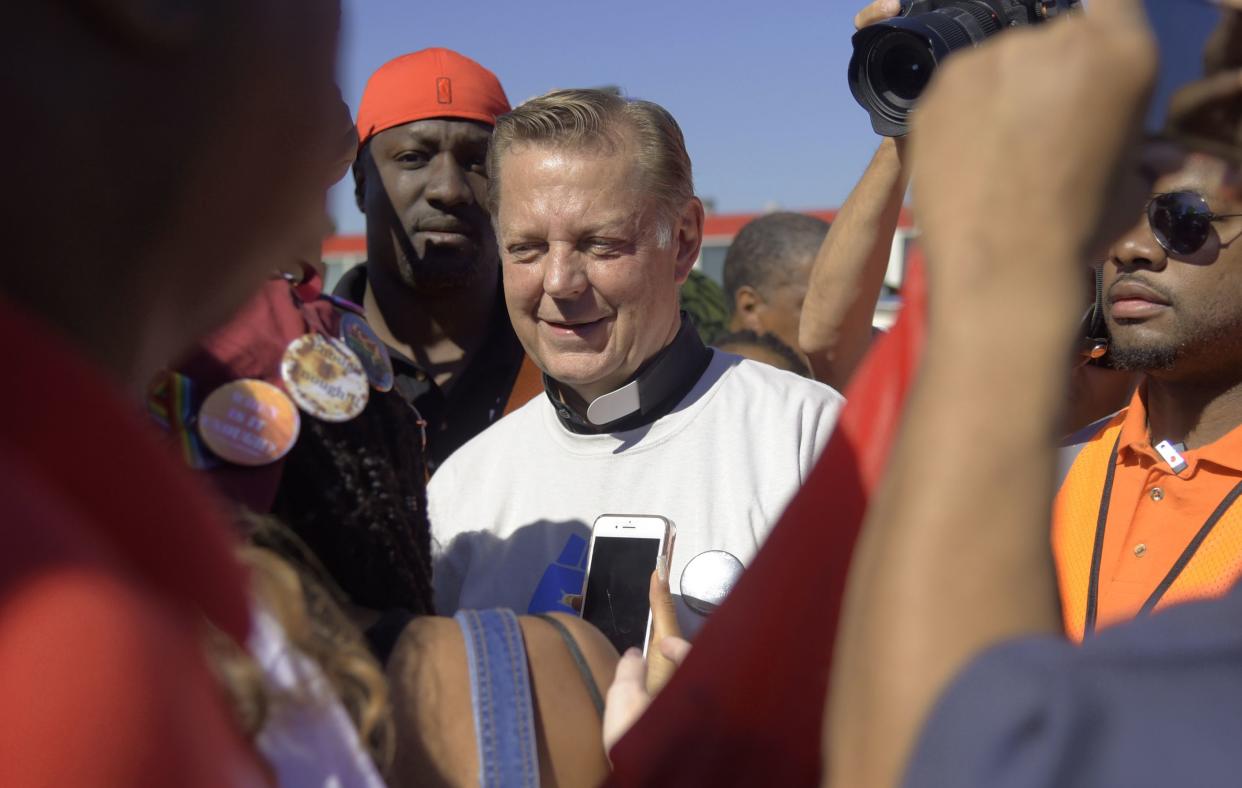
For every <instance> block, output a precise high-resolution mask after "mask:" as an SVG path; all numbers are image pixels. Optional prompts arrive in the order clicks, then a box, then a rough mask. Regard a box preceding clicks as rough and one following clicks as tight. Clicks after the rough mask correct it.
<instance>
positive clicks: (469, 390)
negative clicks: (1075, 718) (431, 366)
mask: <svg viewBox="0 0 1242 788" xmlns="http://www.w3.org/2000/svg"><path fill="white" fill-rule="evenodd" d="M366 291H367V271H366V263H361V264H359V265H357V266H355V267H353V268H351V269H350V270H349V271H346V272H345V275H344V276H343V277H341V281H340V282H338V283H337V286H336V288H335V289H334V290H333V294H334V295H336V296H339V297H340V298H345V299H348V300H350V301H352V302H354V303H355V304H359V305H361V304H362V303H363V299H364V298H365V297H366ZM388 353H389V355H391V356H392V365H393V377H394V384H393V390H394V391H396V392H397V393H398V394H400V395H401V397H402V398H403V399H404V400H405V401H406V402H407V403H409V404H410V405H412V406H413V407H414V408H416V409H417V410H418V412H419V414H421V415H422V418H423V420H424V421H426V422H427V466H428V467H429V468H430V470H431V471H432V472H433V473H434V472H435V470H436V468H438V467H439V466H440V463H442V462H444V461H445V460H446V459H448V456H449V455H450V454H452V453H453V452H455V451H456V450H457V449H458V448H460V447H461V446H462V445H463V444H465V443H466V441H468V440H470V439H471V438H473V437H474V436H475V435H478V434H479V433H480V432H482V431H483V430H484V429H486V428H487V427H488V426H490V425H491V424H492V422H494V421H496V420H497V419H499V418H500V417H501V416H502V415H504V411H505V405H506V403H508V401H509V394H510V393H511V392H512V391H513V384H514V381H515V380H516V379H517V375H518V370H519V369H521V366H522V358H523V355H524V353H523V350H522V344H521V343H520V342H518V338H517V335H516V334H514V333H513V326H512V324H511V323H510V322H509V313H508V311H507V310H506V309H505V301H504V293H503V292H501V291H500V290H499V289H497V293H496V304H495V306H494V307H493V309H492V314H491V317H490V319H489V322H488V329H487V338H486V339H485V340H484V341H483V344H482V346H481V347H480V348H479V350H478V351H477V352H476V354H475V356H474V358H473V359H471V360H470V363H469V365H467V366H466V368H465V370H463V371H462V373H461V377H460V378H459V379H458V380H457V382H455V383H454V384H453V392H452V396H446V395H445V393H444V391H443V390H442V389H441V388H440V387H439V386H437V385H436V383H435V380H434V379H433V378H432V377H431V375H429V374H428V373H427V371H426V370H424V369H423V368H422V367H420V366H419V365H418V364H417V362H415V361H414V360H413V359H411V358H409V357H408V356H406V355H405V354H404V353H402V352H400V351H399V350H397V349H396V348H393V347H391V346H390V347H389V348H388Z"/></svg>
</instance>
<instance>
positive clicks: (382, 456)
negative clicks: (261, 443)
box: [272, 392, 435, 615]
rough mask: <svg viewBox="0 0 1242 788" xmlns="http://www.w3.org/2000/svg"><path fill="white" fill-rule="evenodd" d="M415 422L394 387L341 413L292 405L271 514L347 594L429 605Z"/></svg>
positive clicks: (421, 610)
mask: <svg viewBox="0 0 1242 788" xmlns="http://www.w3.org/2000/svg"><path fill="white" fill-rule="evenodd" d="M421 429H422V425H421V422H420V421H419V418H418V414H417V413H416V412H415V411H414V410H413V408H411V407H410V406H409V405H408V404H407V403H406V402H405V401H404V400H403V399H402V398H401V397H400V396H399V395H398V394H396V393H395V392H388V393H378V392H372V395H371V398H370V401H369V402H368V403H367V407H366V409H365V410H363V412H362V414H361V415H359V416H358V417H357V418H354V419H352V420H350V421H346V422H342V423H333V422H327V421H322V420H320V419H316V418H314V417H312V416H308V415H306V414H305V413H304V414H302V429H301V434H300V435H299V437H298V441H297V444H296V445H295V446H294V447H293V450H292V451H290V452H289V455H288V456H287V457H286V458H285V465H284V470H283V473H282V475H281V481H280V488H279V490H278V491H277V494H276V502H275V503H274V504H273V507H272V514H274V515H275V516H276V517H278V518H280V519H281V520H282V521H283V522H284V523H286V524H287V525H288V526H289V527H290V528H291V529H292V530H293V532H294V533H295V534H296V535H297V536H298V537H299V538H300V539H301V540H302V541H304V542H305V543H306V545H307V546H309V547H310V549H311V550H312V551H313V552H314V555H315V557H316V558H317V559H318V560H319V561H320V562H322V564H323V567H324V568H325V569H326V570H327V571H328V572H329V573H330V574H331V576H332V579H333V580H334V581H335V582H336V584H337V585H338V586H339V587H340V588H341V590H342V591H343V592H344V593H345V594H346V595H347V596H348V598H349V601H351V602H353V603H354V604H357V605H361V606H364V607H369V608H372V609H375V610H388V609H391V608H404V609H405V610H407V611H409V612H410V613H412V614H414V615H428V614H432V613H434V610H435V607H434V604H433V596H432V586H431V532H430V527H429V524H428V521H427V488H426V465H425V461H424V458H423V451H422V446H421V445H420V443H419V435H420V431H421Z"/></svg>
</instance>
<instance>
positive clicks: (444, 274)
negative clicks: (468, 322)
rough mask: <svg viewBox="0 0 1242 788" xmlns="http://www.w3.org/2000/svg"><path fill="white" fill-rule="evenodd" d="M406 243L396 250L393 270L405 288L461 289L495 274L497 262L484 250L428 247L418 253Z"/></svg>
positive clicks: (420, 289) (426, 290) (443, 290)
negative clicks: (395, 269) (420, 253)
mask: <svg viewBox="0 0 1242 788" xmlns="http://www.w3.org/2000/svg"><path fill="white" fill-rule="evenodd" d="M412 251H413V250H411V249H410V247H409V246H408V245H403V248H399V249H397V273H398V275H399V276H400V277H401V281H402V282H403V283H404V284H405V286H406V287H409V288H410V289H412V290H417V291H419V292H422V293H426V292H445V291H451V290H464V289H467V288H470V287H473V286H474V285H476V284H478V283H479V282H480V281H482V280H484V278H485V277H486V276H487V274H488V273H489V272H491V273H493V274H494V273H495V271H496V269H497V267H498V265H499V263H498V261H497V260H496V258H495V256H494V255H492V254H488V253H487V252H486V251H483V250H478V249H473V250H469V251H467V250H462V249H445V248H443V247H430V248H428V249H426V250H425V251H424V253H423V254H422V256H417V255H415V254H412Z"/></svg>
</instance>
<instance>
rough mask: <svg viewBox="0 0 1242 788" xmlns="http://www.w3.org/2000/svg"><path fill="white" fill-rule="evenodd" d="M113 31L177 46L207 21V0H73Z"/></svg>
mask: <svg viewBox="0 0 1242 788" xmlns="http://www.w3.org/2000/svg"><path fill="white" fill-rule="evenodd" d="M70 5H73V6H77V8H78V9H79V10H81V11H82V13H84V14H86V15H87V16H89V17H91V18H92V19H93V20H94V21H95V23H96V24H98V25H100V26H102V27H104V28H105V29H106V30H108V31H109V32H111V33H114V34H116V35H118V36H119V37H121V38H123V39H125V40H126V41H129V42H131V43H134V44H137V45H139V46H142V47H145V48H150V49H164V50H167V49H178V48H180V47H183V46H185V45H187V44H189V43H190V42H191V41H193V40H194V39H195V37H196V36H197V35H198V33H199V31H200V30H201V29H202V27H203V25H204V23H205V17H206V15H207V11H206V8H205V6H206V5H207V3H206V2H205V1H204V0H70Z"/></svg>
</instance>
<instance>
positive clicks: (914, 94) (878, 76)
mask: <svg viewBox="0 0 1242 788" xmlns="http://www.w3.org/2000/svg"><path fill="white" fill-rule="evenodd" d="M871 60H872V63H874V64H875V65H874V66H873V70H872V74H873V82H874V83H875V89H876V91H877V92H878V93H880V94H881V95H883V96H884V97H885V98H887V99H889V100H891V101H893V102H894V103H897V102H913V101H914V100H915V99H917V98H918V97H919V95H920V94H922V92H923V88H925V87H927V81H928V80H930V79H931V75H932V69H934V68H935V67H936V58H935V57H933V56H932V53H931V50H930V49H928V47H927V42H926V41H921V40H920V39H919V38H918V37H917V36H911V35H903V34H899V33H894V34H892V35H888V36H885V37H884V40H883V41H882V42H881V45H880V46H877V47H876V49H875V51H874V52H873V54H872V56H871Z"/></svg>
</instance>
